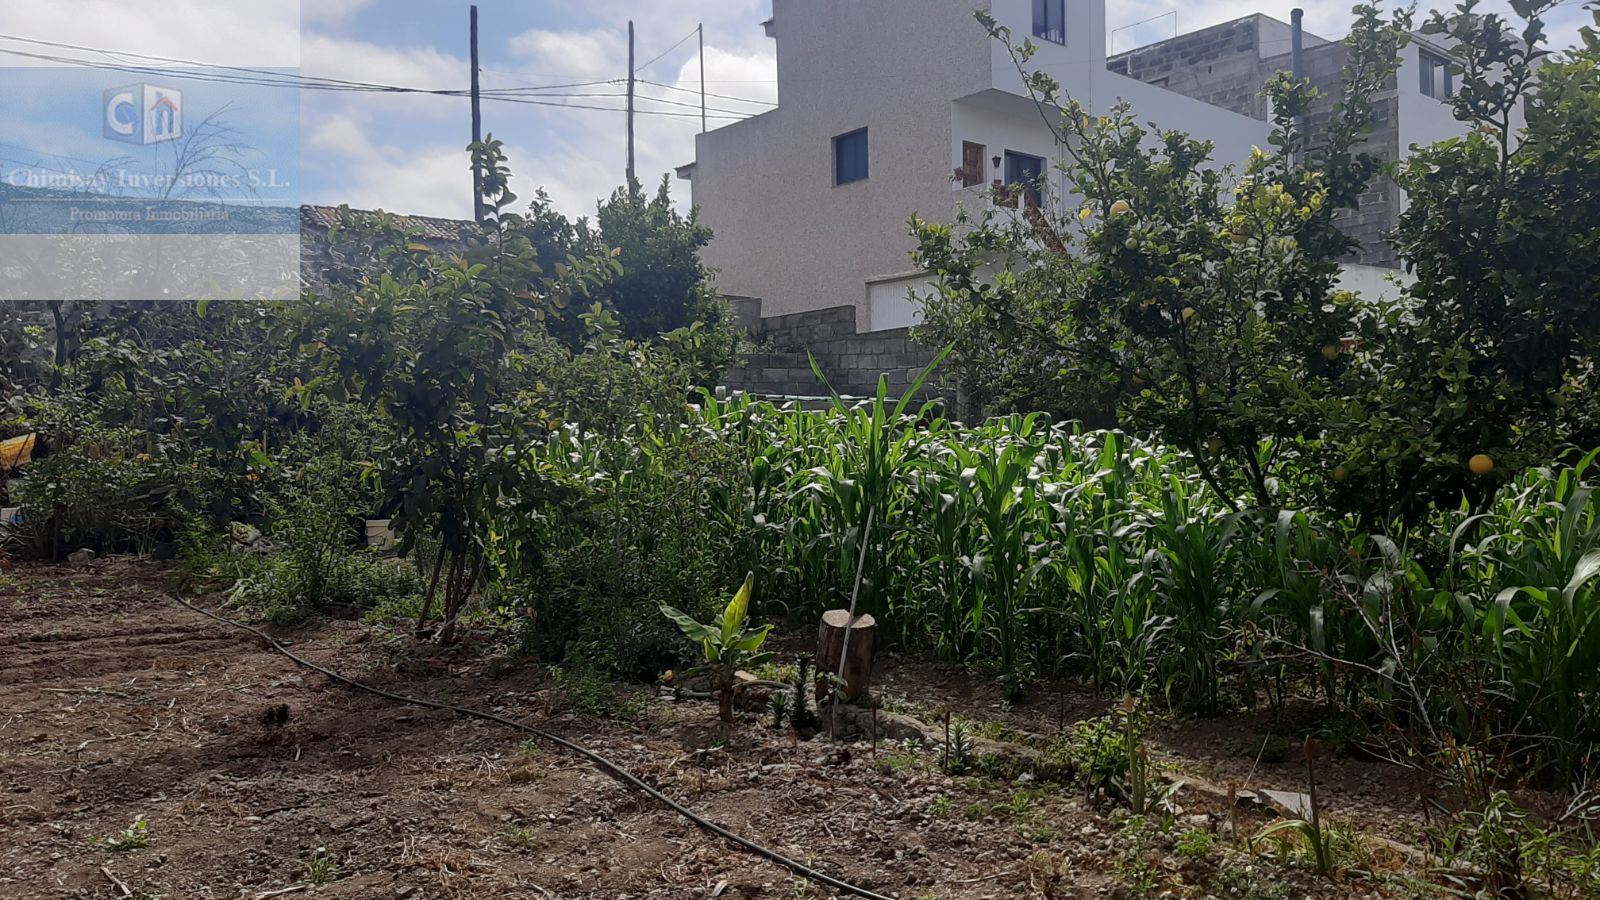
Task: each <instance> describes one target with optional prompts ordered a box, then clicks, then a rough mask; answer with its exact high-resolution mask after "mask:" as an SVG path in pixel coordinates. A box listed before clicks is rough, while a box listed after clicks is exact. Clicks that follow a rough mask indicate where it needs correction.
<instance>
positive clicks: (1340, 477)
mask: <svg viewBox="0 0 1600 900" xmlns="http://www.w3.org/2000/svg"><path fill="white" fill-rule="evenodd" d="M1349 477H1350V470H1349V469H1346V468H1345V467H1344V466H1334V467H1333V480H1334V481H1344V480H1345V479H1346V478H1349Z"/></svg>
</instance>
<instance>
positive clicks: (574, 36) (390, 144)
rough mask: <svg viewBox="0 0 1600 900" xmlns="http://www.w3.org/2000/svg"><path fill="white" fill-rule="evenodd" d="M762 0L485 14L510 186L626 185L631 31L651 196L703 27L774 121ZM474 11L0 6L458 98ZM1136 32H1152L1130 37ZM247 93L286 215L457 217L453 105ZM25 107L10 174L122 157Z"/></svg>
mask: <svg viewBox="0 0 1600 900" xmlns="http://www.w3.org/2000/svg"><path fill="white" fill-rule="evenodd" d="M771 2H772V0H561V2H557V0H478V7H479V41H480V66H481V69H482V86H483V88H484V90H486V91H495V90H508V89H517V90H518V91H520V93H519V94H518V96H519V97H520V98H521V99H524V100H528V99H536V98H542V99H540V100H539V102H538V103H529V102H506V101H502V100H485V101H484V104H483V107H484V109H483V119H484V126H483V127H484V130H485V132H487V133H490V134H492V135H494V136H495V137H497V138H500V139H502V140H503V141H504V142H505V145H506V151H507V154H508V156H509V165H510V167H511V169H512V172H513V189H514V190H515V191H516V192H517V193H518V194H519V195H520V196H521V197H523V198H524V199H530V198H531V197H532V195H533V192H534V191H535V190H537V189H541V188H542V189H544V190H546V191H548V192H549V194H550V196H551V198H552V199H553V201H554V203H555V204H556V206H557V208H558V209H560V210H562V211H563V212H565V213H568V214H569V215H587V214H592V213H593V211H594V206H595V203H596V201H597V200H598V199H599V198H602V197H604V196H606V195H607V194H609V193H610V192H611V191H612V190H614V189H615V188H616V187H617V186H618V185H620V184H621V183H622V181H623V173H624V165H625V163H624V159H625V140H624V135H625V125H624V116H623V113H622V112H621V111H620V110H621V108H622V105H623V100H622V98H621V96H620V95H621V93H622V90H623V88H622V87H621V86H620V84H619V83H617V80H618V79H622V78H624V77H625V75H626V73H627V22H628V20H629V19H632V20H633V21H634V23H635V31H636V56H637V61H638V62H639V63H640V64H641V66H642V71H641V73H640V78H641V79H644V80H645V81H646V82H655V84H651V83H642V84H641V85H640V95H641V97H642V98H648V99H641V100H640V102H639V108H640V109H641V111H648V112H647V113H642V114H641V115H639V116H638V118H637V124H636V138H635V140H636V155H637V165H636V167H637V172H638V175H639V178H640V179H641V180H642V181H643V182H645V183H646V184H647V185H652V186H653V185H654V183H655V182H657V181H659V180H660V178H661V177H662V175H663V174H666V173H670V172H671V171H672V169H673V168H675V167H676V166H678V165H681V164H683V163H687V162H690V161H692V159H693V157H694V135H695V133H696V132H697V131H699V129H700V121H699V108H698V107H699V98H698V96H697V93H698V89H699V70H700V55H699V51H698V42H697V40H696V38H695V37H694V36H693V35H692V32H693V31H694V29H695V28H696V26H697V25H699V24H700V23H704V26H705V46H706V49H705V70H706V80H707V85H706V87H707V90H708V91H709V92H711V93H714V94H717V95H720V96H716V97H711V98H710V99H709V101H708V102H709V105H710V106H711V107H712V113H711V114H712V116H713V117H714V118H712V120H711V122H710V125H711V127H713V128H715V127H717V126H718V125H720V124H726V123H727V122H729V121H732V118H728V117H739V116H745V115H750V114H754V113H758V112H761V111H764V110H766V109H770V108H771V105H772V103H773V101H775V100H776V99H777V83H776V81H775V79H776V65H775V47H774V42H773V40H772V39H771V38H768V37H766V35H765V34H764V33H763V31H762V29H761V27H760V23H761V22H762V21H763V20H764V19H765V18H767V16H768V15H769V14H770V11H771ZM779 2H790V3H803V2H805V0H779ZM862 2H869V0H862ZM1352 2H1353V0H1300V2H1299V3H1298V4H1297V3H1294V2H1287V0H1190V2H1188V3H1185V4H1183V5H1182V7H1181V8H1178V9H1177V10H1176V15H1175V16H1174V15H1170V13H1173V12H1174V5H1173V3H1172V2H1171V0H1109V2H1108V12H1107V27H1108V29H1110V30H1112V50H1113V51H1114V52H1116V51H1122V50H1126V49H1130V48H1131V47H1134V46H1138V45H1141V44H1145V43H1149V42H1152V41H1156V40H1161V39H1164V38H1167V37H1170V36H1172V34H1173V32H1174V28H1175V26H1176V29H1177V30H1180V31H1185V32H1186V31H1192V30H1195V29H1198V28H1202V27H1205V26H1207V25H1212V24H1216V23H1218V22H1223V21H1227V20H1229V19H1232V18H1236V17H1238V16H1242V15H1246V14H1248V13H1251V12H1263V13H1266V14H1268V15H1272V16H1275V17H1278V18H1281V19H1284V20H1287V19H1288V18H1289V10H1290V8H1291V7H1293V6H1295V5H1299V6H1302V7H1303V8H1305V10H1306V27H1307V29H1308V30H1310V31H1312V32H1314V33H1317V34H1320V35H1323V36H1325V37H1330V38H1335V37H1339V36H1342V35H1343V33H1344V32H1345V30H1346V29H1347V28H1348V25H1349V20H1350V14H1349V8H1350V6H1351V5H1352ZM468 5H469V4H468V3H467V2H464V0H304V4H303V5H302V4H301V3H297V2H294V0H6V2H5V7H6V14H5V16H4V17H3V19H0V35H9V36H13V37H25V38H30V39H34V40H52V41H60V42H65V43H71V44H76V45H80V46H84V47H93V48H100V49H104V50H111V51H120V52H122V53H143V54H148V55H154V56H168V57H176V58H182V59H192V60H198V61H201V62H207V63H221V64H225V65H232V66H249V67H261V68H267V69H278V68H285V69H291V70H292V69H294V68H295V67H298V71H299V72H301V73H302V74H304V75H313V76H318V77H322V78H333V79H345V80H349V81H361V82H374V83H381V84H388V85H399V86H405V87H417V88H433V89H463V88H465V87H467V85H468V80H469V63H468V57H467V20H468ZM1581 5H1582V4H1581V2H1579V0H1567V2H1565V3H1564V4H1563V6H1562V7H1561V8H1559V9H1558V10H1557V11H1556V12H1555V13H1554V14H1553V15H1552V16H1551V25H1552V27H1551V31H1552V34H1553V36H1554V41H1553V44H1554V45H1555V46H1557V47H1562V46H1566V45H1568V44H1570V43H1572V41H1573V40H1574V38H1575V35H1576V29H1577V26H1578V25H1579V24H1580V23H1581V21H1587V20H1588V15H1587V13H1585V12H1584V11H1583V10H1582V8H1581ZM1505 6H1506V0H1486V2H1485V3H1484V8H1485V9H1503V8H1505ZM1424 9H1426V7H1424ZM1174 18H1176V22H1174ZM1145 19H1150V20H1151V21H1146V22H1143V23H1142V24H1136V23H1140V22H1141V20H1145ZM1123 26H1132V27H1126V28H1124V27H1123ZM974 27H977V26H974ZM684 38H687V40H682V42H681V43H679V41H680V39H684ZM7 49H11V50H18V49H20V50H38V49H39V45H37V44H25V43H21V42H16V41H10V40H7V39H6V38H5V37H0V51H4V50H7ZM55 52H60V53H73V54H77V55H78V56H81V57H88V58H95V59H102V60H104V59H116V60H120V61H121V62H123V63H126V62H127V61H128V60H129V57H126V56H121V57H108V56H106V55H105V54H88V53H86V52H83V51H55ZM646 63H647V65H646ZM28 64H31V65H41V64H42V63H40V62H39V61H37V60H32V61H30V60H28V59H26V58H19V57H16V56H15V55H8V54H6V53H4V52H0V66H13V65H28ZM146 64H149V65H159V64H157V63H146ZM96 77H98V78H100V79H101V80H103V81H105V82H106V85H105V86H106V87H111V86H112V84H111V82H114V81H120V82H132V81H138V80H140V78H141V76H138V75H129V74H124V73H120V72H103V71H98V70H97V71H96ZM12 83H13V84H17V83H19V82H17V81H16V80H14V79H13V82H12ZM563 85H568V86H569V87H560V86H563ZM255 90H256V91H257V92H277V93H282V94H290V95H294V96H293V98H292V99H291V100H287V101H286V100H283V99H269V98H266V97H264V96H261V94H260V93H257V94H256V95H255V96H257V97H259V98H260V99H259V102H255V101H253V100H252V99H251V97H250V96H231V97H224V96H223V94H225V93H226V91H222V90H221V89H219V88H218V87H217V86H215V85H194V86H193V87H192V88H190V87H185V100H186V103H189V104H192V107H186V116H189V117H193V116H195V115H197V114H198V113H199V112H204V111H206V110H209V109H213V108H219V107H220V106H223V105H225V106H226V108H227V110H228V113H227V114H228V115H230V116H232V117H233V121H232V124H233V125H234V126H235V128H236V130H238V131H240V132H241V133H243V134H245V135H246V136H247V137H248V138H249V141H250V142H251V143H253V144H258V145H259V146H260V148H261V153H260V155H261V156H262V157H263V159H262V160H261V161H260V162H261V164H262V165H267V164H270V163H271V162H272V161H273V160H274V159H281V160H284V161H286V163H285V165H286V166H287V165H288V162H287V161H291V158H292V162H293V163H294V164H293V166H292V171H293V172H294V173H295V179H296V183H295V185H294V190H293V192H292V195H293V196H294V197H296V198H297V199H298V202H307V203H320V204H330V205H334V204H339V203H349V204H350V205H351V206H354V207H358V208H376V207H382V208H385V209H389V210H392V211H396V212H404V213H414V214H424V215H437V216H450V217H469V216H470V214H471V209H472V195H471V179H470V174H469V165H468V158H467V155H466V153H465V146H466V143H467V141H468V140H469V138H470V133H471V132H470V118H469V106H468V102H467V100H466V99H464V98H462V97H458V96H434V95H427V94H417V93H406V94H393V93H375V92H365V91H363V92H356V91H295V90H290V89H286V88H257V89H255ZM559 95H566V96H559ZM578 95H582V96H578ZM18 102H19V103H20V101H18ZM95 102H96V103H98V102H99V98H98V96H96V97H95ZM295 102H297V105H298V110H299V127H298V129H296V128H294V127H293V126H292V125H291V124H289V123H287V122H285V121H283V116H284V115H285V113H284V110H285V108H286V106H285V104H286V103H290V104H293V103H295ZM546 104H556V105H546ZM36 106H39V107H45V108H43V109H36V110H34V114H35V116H36V117H34V118H29V119H26V120H23V119H20V118H19V117H18V113H17V111H16V109H14V108H11V107H9V106H8V107H7V108H5V109H0V162H3V161H5V160H10V161H12V162H13V163H15V162H16V161H17V160H19V159H20V160H22V161H24V162H28V163H37V164H39V165H43V166H53V167H55V168H57V169H72V168H76V167H79V166H85V165H87V164H88V161H89V160H92V159H96V158H101V157H106V156H109V155H110V154H111V153H113V152H123V151H125V149H126V148H122V147H108V146H107V142H106V141H105V140H104V138H102V137H100V136H99V135H100V123H99V121H98V119H93V116H94V115H95V114H97V113H96V111H95V110H93V109H91V110H90V114H89V115H84V114H80V113H79V112H77V111H76V108H75V107H73V108H71V109H66V107H67V106H68V105H67V104H51V103H45V102H43V101H38V102H37V103H36ZM581 107H602V109H586V108H581ZM191 109H192V110H193V111H190V110H191ZM87 119H93V121H83V120H87ZM4 171H5V170H4V168H0V172H4ZM672 188H673V192H674V195H675V197H677V198H678V199H679V201H680V203H684V202H686V201H687V184H685V183H683V182H679V181H676V180H674V181H673V182H672ZM284 196H288V194H285V195H284Z"/></svg>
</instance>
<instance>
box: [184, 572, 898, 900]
mask: <svg viewBox="0 0 1600 900" xmlns="http://www.w3.org/2000/svg"><path fill="white" fill-rule="evenodd" d="M167 596H168V597H169V598H170V599H172V600H174V601H176V602H178V603H180V604H182V605H183V606H186V607H188V608H189V609H191V610H194V611H195V612H197V613H200V614H201V615H203V616H205V617H207V618H210V619H214V620H216V621H218V622H221V623H222V624H224V625H231V626H233V627H234V628H239V629H242V630H244V631H248V632H250V633H251V634H253V635H255V636H256V637H258V638H260V639H261V640H262V641H263V642H265V643H267V644H268V645H270V646H271V647H272V649H274V650H276V651H278V652H279V653H281V654H283V655H284V656H287V657H288V658H289V659H291V660H294V661H295V662H296V663H298V664H299V665H301V666H304V667H305V668H307V669H311V670H312V671H315V672H320V673H322V674H323V675H326V676H327V677H329V678H331V679H333V680H334V681H336V682H339V683H340V684H343V685H345V686H347V687H352V688H355V689H357V690H361V691H366V692H367V693H369V694H374V695H376V696H379V697H383V698H386V699H389V700H393V701H396V702H398V703H408V704H411V705H412V706H425V707H428V708H430V709H439V710H444V711H446V712H452V713H455V714H457V715H461V716H467V717H469V718H474V719H482V720H484V721H486V722H494V723H495V724H497V725H504V726H506V727H508V728H515V729H518V730H520V731H525V732H527V733H529V734H531V735H533V736H535V737H537V738H540V739H542V740H545V741H548V742H550V743H552V744H555V745H556V746H558V747H563V748H565V749H567V750H570V751H572V752H573V753H576V754H578V755H579V756H581V757H583V758H584V759H587V760H588V761H589V762H591V763H593V764H594V765H595V766H596V767H597V768H599V769H600V770H601V771H603V772H605V773H606V774H607V775H610V776H611V777H612V778H615V779H617V780H618V781H620V782H622V783H623V784H625V785H628V786H629V787H632V788H635V789H637V790H639V791H641V792H643V793H645V794H647V795H648V796H650V797H651V798H652V799H654V800H656V801H657V802H659V803H661V804H662V805H664V806H666V807H667V808H668V809H671V810H672V811H673V812H675V813H677V814H678V815H680V816H682V817H683V818H685V819H688V820H689V821H690V822H691V823H693V824H694V825H695V826H697V827H698V828H700V829H701V830H703V831H707V832H710V833H711V834H714V835H716V836H717V837H720V838H723V839H724V840H728V841H732V842H733V843H735V844H738V845H739V846H740V847H743V848H744V849H745V850H748V851H750V852H751V853H754V854H755V855H756V856H759V857H761V858H763V859H765V860H767V861H769V862H773V863H777V864H778V865H780V866H783V867H784V868H785V869H788V870H789V871H790V872H793V873H794V874H796V875H798V876H800V877H801V878H804V879H806V880H807V881H813V882H816V883H817V884H821V885H826V886H828V887H831V888H833V889H835V890H840V891H844V892H845V893H847V894H852V895H854V896H857V897H862V898H865V900H892V898H889V897H885V896H884V895H882V894H875V893H873V892H872V891H869V890H867V889H866V888H863V887H856V886H855V885H853V884H851V883H849V882H847V881H841V880H839V879H837V878H834V877H833V876H832V875H828V874H826V873H823V872H819V871H817V870H816V869H813V868H811V867H810V866H807V865H805V864H804V863H801V862H798V861H796V860H793V859H790V858H789V857H787V856H784V855H783V854H781V853H779V852H777V851H776V850H769V849H767V848H766V847H763V846H761V845H760V844H757V843H756V842H755V841H752V840H750V839H749V838H745V837H740V836H739V835H737V834H734V833H733V832H731V831H729V830H728V829H726V828H724V827H722V826H721V825H718V824H717V823H715V822H712V821H711V820H709V819H706V818H704V817H703V816H701V815H700V814H699V813H696V812H695V811H694V810H692V809H690V808H688V807H687V806H684V805H683V804H681V803H679V802H678V801H676V800H674V799H672V798H671V797H669V796H667V795H666V794H664V793H662V792H661V791H659V790H657V789H656V788H653V787H651V786H650V785H649V784H647V783H645V782H644V781H643V780H642V779H640V778H639V776H637V775H634V774H633V773H632V772H629V771H628V770H627V769H624V768H623V767H622V766H620V765H618V764H616V763H614V762H612V761H611V760H609V759H607V758H606V757H604V756H601V755H600V754H598V753H596V752H594V751H593V750H590V749H589V748H587V747H584V746H583V745H581V744H577V743H574V742H572V741H569V740H567V739H566V738H564V737H561V736H560V735H557V734H554V733H551V732H548V731H544V730H542V729H539V728H535V727H533V726H532V725H527V724H524V723H522V722H518V721H516V720H515V719H508V718H506V717H505V716H500V715H496V714H495V713H491V712H484V711H482V710H477V709H471V708H468V707H464V706H455V705H452V704H449V703H441V702H439V701H437V700H428V699H424V698H420V697H407V696H405V695H404V694H396V693H393V692H391V691H386V690H384V689H383V688H378V687H373V686H372V685H369V684H364V683H362V682H360V681H356V680H355V679H353V678H347V677H345V676H344V675H340V674H339V673H338V672H335V671H333V670H332V669H329V668H327V667H325V666H321V665H318V664H317V663H314V662H311V661H310V660H308V659H304V658H302V657H300V656H296V655H295V654H294V653H293V652H291V651H290V650H289V648H287V647H285V646H284V645H283V644H281V643H279V642H278V641H277V640H276V639H275V638H273V637H272V636H271V635H268V634H266V633H265V632H262V631H260V630H258V629H255V628H252V627H251V626H249V625H246V624H244V623H243V622H235V621H234V620H232V619H229V618H226V617H224V616H220V615H217V614H216V613H214V612H212V611H210V610H208V609H203V608H201V607H198V606H195V605H194V604H193V603H190V602H189V601H187V600H185V599H183V598H182V597H179V596H178V595H176V594H168V595H167Z"/></svg>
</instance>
